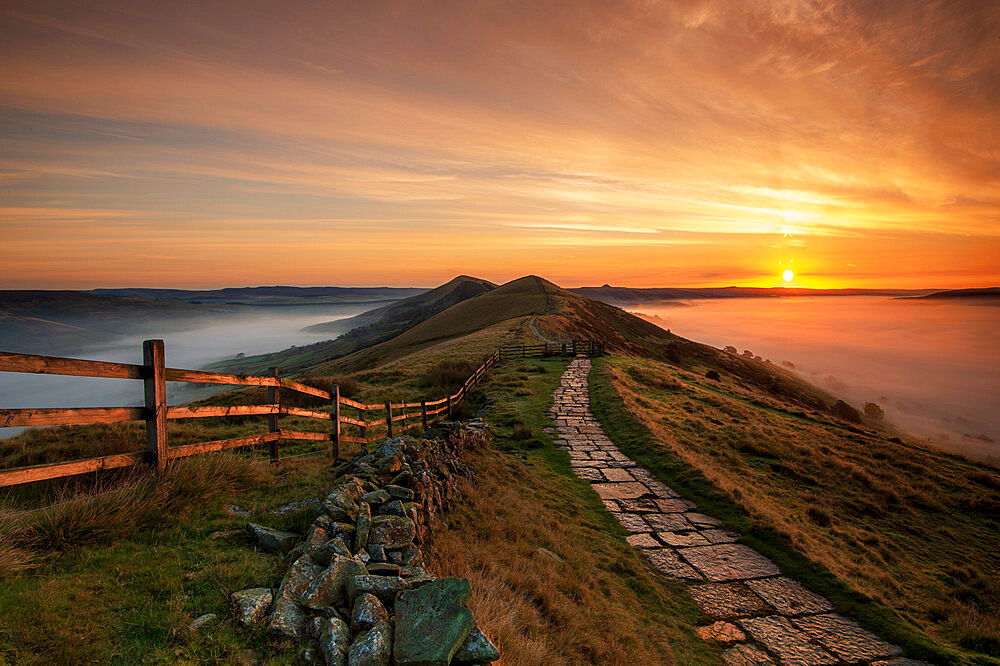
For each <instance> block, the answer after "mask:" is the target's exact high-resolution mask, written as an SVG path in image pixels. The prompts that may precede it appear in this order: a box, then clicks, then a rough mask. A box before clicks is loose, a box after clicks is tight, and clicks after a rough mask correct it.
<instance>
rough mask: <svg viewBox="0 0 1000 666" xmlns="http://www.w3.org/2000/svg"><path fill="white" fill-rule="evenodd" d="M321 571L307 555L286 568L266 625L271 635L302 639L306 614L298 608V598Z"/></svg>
mask: <svg viewBox="0 0 1000 666" xmlns="http://www.w3.org/2000/svg"><path fill="white" fill-rule="evenodd" d="M321 571H322V569H321V568H320V567H319V566H318V565H317V564H316V563H315V562H314V561H313V559H312V558H311V557H310V556H309V555H303V556H302V557H300V558H299V559H297V560H295V561H294V562H293V563H292V566H290V567H289V568H288V572H287V573H286V574H285V578H284V579H283V580H282V581H281V585H280V586H279V587H278V592H277V594H276V595H275V596H274V609H273V610H272V611H271V620H270V622H268V625H267V629H268V631H269V632H270V633H271V634H273V635H275V636H279V637H282V638H291V639H293V640H300V639H301V638H302V634H303V631H304V629H305V627H304V625H305V622H306V613H305V611H304V610H303V609H302V607H301V606H299V603H298V602H299V598H300V597H301V596H302V593H303V592H305V591H306V589H308V587H309V585H310V583H312V581H313V579H314V578H316V577H317V576H318V575H319V574H320V572H321Z"/></svg>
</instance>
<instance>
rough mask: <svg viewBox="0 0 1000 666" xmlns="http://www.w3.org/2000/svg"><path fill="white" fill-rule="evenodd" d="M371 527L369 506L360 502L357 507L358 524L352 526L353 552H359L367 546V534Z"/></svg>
mask: <svg viewBox="0 0 1000 666" xmlns="http://www.w3.org/2000/svg"><path fill="white" fill-rule="evenodd" d="M371 527H372V508H371V505H369V504H366V503H364V502H362V503H361V504H360V505H359V507H358V522H357V523H356V524H355V526H354V550H356V551H357V550H361V549H362V548H364V547H365V546H366V545H367V544H368V533H369V531H370V530H371Z"/></svg>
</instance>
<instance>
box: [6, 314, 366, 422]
mask: <svg viewBox="0 0 1000 666" xmlns="http://www.w3.org/2000/svg"><path fill="white" fill-rule="evenodd" d="M373 307H378V305H372V304H371V303H361V304H350V305H315V306H312V305H310V306H294V307H280V306H274V307H260V308H259V310H260V312H256V311H253V310H250V311H248V310H247V309H243V310H240V311H238V312H234V313H231V314H225V315H219V316H218V317H216V318H212V319H208V320H202V321H199V323H198V324H197V325H195V326H193V327H192V328H190V329H186V330H181V331H173V332H165V333H163V334H162V335H159V336H151V335H134V336H123V337H120V338H118V339H115V340H114V341H109V343H108V344H107V345H103V346H78V347H74V346H66V347H64V348H60V349H58V350H57V351H55V352H52V353H50V354H49V355H56V356H67V357H70V358H84V359H93V360H98V361H116V362H123V363H142V341H143V340H144V339H148V338H151V337H159V338H162V339H163V342H164V350H165V356H166V362H167V366H168V367H173V368H186V369H198V368H201V367H203V366H205V365H207V364H209V363H212V362H215V361H221V360H224V359H227V358H233V357H234V356H235V355H236V354H240V353H242V354H246V355H247V356H250V355H252V354H262V353H265V352H272V351H278V350H280V349H285V348H287V347H289V346H291V345H300V346H301V345H306V344H310V343H313V342H318V341H320V340H328V339H330V338H331V337H334V336H332V335H331V334H330V333H306V332H304V331H303V330H302V329H303V328H304V327H306V326H311V325H312V324H319V323H323V322H329V321H334V320H338V319H344V318H347V317H353V316H354V315H356V314H360V313H362V312H365V311H367V310H370V309H372V308H373ZM168 323H169V322H166V321H165V322H164V329H167V328H168V326H167V324H168ZM153 324H154V326H155V322H153ZM19 351H20V350H19ZM23 351H25V352H30V351H31V350H30V349H29V348H25V349H24V350H23ZM226 388H229V387H224V386H223V387H220V386H213V385H199V384H183V383H177V382H168V383H167V399H168V402H169V403H170V404H179V403H184V402H189V401H191V400H196V399H199V398H203V397H205V396H207V395H209V394H211V393H212V392H215V391H219V390H225V389H226ZM142 402H143V388H142V382H140V381H136V380H124V379H99V378H91V377H63V376H58V375H32V374H23V373H14V372H0V408H6V409H16V408H25V407H38V408H41V407H129V406H135V405H141V404H142ZM21 430H23V428H0V438H2V437H11V436H13V435H15V434H17V433H18V432H20V431H21Z"/></svg>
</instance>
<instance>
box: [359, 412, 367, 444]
mask: <svg viewBox="0 0 1000 666" xmlns="http://www.w3.org/2000/svg"><path fill="white" fill-rule="evenodd" d="M366 414H367V411H366V410H365V408H364V407H358V420H360V421H361V422H362V423H365V422H367V421H368V417H367V416H366ZM367 436H368V426H363V425H359V426H358V437H360V438H361V439H365V438H366V437H367Z"/></svg>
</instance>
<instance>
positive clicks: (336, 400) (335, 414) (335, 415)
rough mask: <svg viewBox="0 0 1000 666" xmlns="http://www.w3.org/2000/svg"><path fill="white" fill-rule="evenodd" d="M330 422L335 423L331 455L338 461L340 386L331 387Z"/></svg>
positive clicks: (331, 434) (333, 424) (332, 431)
mask: <svg viewBox="0 0 1000 666" xmlns="http://www.w3.org/2000/svg"><path fill="white" fill-rule="evenodd" d="M330 420H331V421H333V423H332V424H331V426H332V427H331V430H330V439H331V440H332V441H333V446H332V447H331V449H330V454H331V455H332V456H333V459H334V460H336V459H337V458H339V457H340V385H338V384H334V385H333V386H332V387H330Z"/></svg>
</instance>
